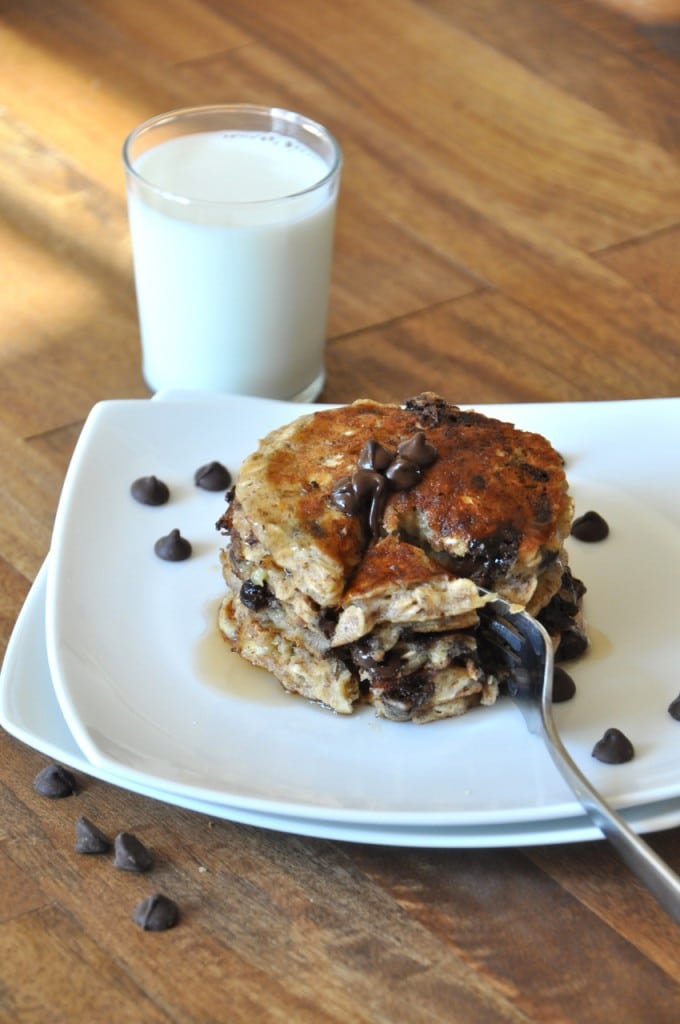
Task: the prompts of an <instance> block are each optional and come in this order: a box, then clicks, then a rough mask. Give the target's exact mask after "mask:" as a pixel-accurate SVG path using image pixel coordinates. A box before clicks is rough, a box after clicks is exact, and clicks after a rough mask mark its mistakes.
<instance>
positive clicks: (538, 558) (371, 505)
mask: <svg viewBox="0 0 680 1024" xmlns="http://www.w3.org/2000/svg"><path fill="white" fill-rule="evenodd" d="M572 512H573V509H572V502H571V498H570V496H569V493H568V488H567V481H566V477H565V473H564V468H563V464H562V460H561V458H560V456H559V455H558V454H557V452H556V451H555V450H554V449H553V448H552V446H551V445H550V444H549V442H548V441H547V440H546V439H545V438H544V437H542V436H541V435H539V434H535V433H529V432H526V431H521V430H518V429H516V428H515V427H514V426H513V425H512V424H509V423H504V422H502V421H500V420H497V419H493V418H490V417H487V416H484V415H482V414H481V413H478V412H474V411H463V410H461V409H460V408H458V407H457V406H453V405H449V404H448V403H447V402H446V401H445V400H444V399H442V398H440V397H439V396H437V395H433V394H429V393H427V394H424V395H420V396H418V397H416V398H414V399H411V400H409V401H407V402H406V403H405V405H403V406H397V405H383V404H380V403H377V402H371V401H365V400H364V401H360V402H355V403H354V404H353V405H350V406H345V407H342V408H329V409H327V410H323V411H321V412H316V413H311V414H309V415H306V416H302V417H300V418H299V419H297V420H295V421H294V422H293V423H291V424H289V425H287V426H285V427H282V428H280V429H278V430H275V431H273V432H272V433H271V434H269V435H268V436H267V437H266V438H264V439H263V441H262V442H261V443H260V445H259V447H258V449H257V451H255V452H253V453H252V454H251V455H250V456H249V457H248V458H247V459H246V460H245V461H244V463H243V466H242V468H241V472H240V475H239V479H238V482H237V484H236V487H235V488H234V490H233V492H232V495H231V500H230V502H229V505H228V508H227V510H226V512H225V514H224V516H223V517H222V518H221V519H220V521H219V522H218V524H217V525H218V528H219V529H220V530H221V531H222V532H223V533H224V535H225V537H226V538H227V543H226V547H225V549H224V551H223V553H222V565H223V572H224V577H225V581H226V584H227V590H228V593H227V596H226V598H225V600H224V602H223V605H222V609H221V613H220V628H221V630H222V632H223V634H224V635H225V637H226V638H227V639H228V641H229V642H230V644H231V646H232V648H233V649H234V650H235V651H238V652H239V653H240V654H242V655H243V657H245V658H246V659H247V660H249V661H251V662H252V663H253V664H256V665H259V666H262V667H264V668H266V669H268V670H269V671H270V672H272V673H273V674H274V675H275V676H276V677H277V678H278V679H279V680H280V681H281V683H282V684H283V686H284V687H285V688H286V689H287V690H290V691H291V692H296V693H300V694H303V695H304V696H306V697H308V698H310V699H312V700H316V701H320V702H321V703H323V704H325V705H327V706H328V707H331V708H333V709H334V710H336V711H339V712H343V713H348V712H351V711H352V710H353V709H354V707H355V706H356V705H357V704H358V703H360V702H366V701H367V702H370V703H372V704H374V706H375V707H376V710H377V711H378V713H379V714H382V715H385V716H386V717H388V718H392V719H396V720H407V719H412V720H415V721H430V720H432V719H435V718H442V717H449V716H451V715H455V714H460V713H462V712H463V711H466V710H467V709H468V708H469V707H471V706H473V705H475V704H479V703H482V704H485V703H486V704H489V703H493V702H494V701H495V699H496V696H497V693H498V679H497V678H496V676H495V675H494V674H493V673H491V672H489V671H488V670H486V669H485V667H484V659H483V658H482V657H481V655H480V651H479V649H478V643H477V641H478V636H477V632H476V628H477V626H478V616H477V611H478V609H479V608H480V607H482V605H483V604H484V603H485V602H486V601H487V600H488V599H489V593H488V592H495V593H498V594H500V595H502V596H503V597H505V598H506V599H507V600H510V601H512V602H515V603H517V604H521V605H522V606H525V607H527V608H528V609H529V610H530V611H531V612H532V613H533V614H540V612H541V611H542V609H545V608H552V609H553V615H552V624H553V629H552V635H553V636H554V639H555V644H556V646H557V645H559V643H560V639H561V636H562V633H563V632H564V631H567V630H569V631H570V633H571V635H572V637H573V635H574V633H579V632H580V633H582V626H581V623H580V621H579V618H578V617H579V614H580V597H579V598H578V599H577V600H576V602H575V606H574V610H573V614H570V615H567V614H566V613H564V607H563V606H562V605H561V606H560V615H562V619H561V622H560V625H559V628H558V627H557V626H556V625H555V623H556V622H557V619H558V618H559V616H558V615H557V614H556V613H555V602H556V601H557V600H558V597H559V595H560V593H561V592H564V588H565V586H567V585H568V582H569V580H570V576H569V571H568V568H567V562H566V555H565V553H564V547H563V544H564V540H565V538H566V537H567V536H568V535H569V529H570V526H571V520H572ZM572 589H573V588H572ZM570 593H571V591H570ZM563 605H564V602H563Z"/></svg>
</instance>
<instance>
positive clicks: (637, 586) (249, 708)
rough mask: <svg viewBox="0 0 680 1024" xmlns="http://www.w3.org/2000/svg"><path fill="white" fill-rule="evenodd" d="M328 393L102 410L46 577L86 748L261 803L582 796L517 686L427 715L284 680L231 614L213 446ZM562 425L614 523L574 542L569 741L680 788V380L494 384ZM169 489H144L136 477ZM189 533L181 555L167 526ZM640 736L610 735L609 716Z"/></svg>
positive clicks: (413, 812)
mask: <svg viewBox="0 0 680 1024" xmlns="http://www.w3.org/2000/svg"><path fill="white" fill-rule="evenodd" d="M308 410H309V407H301V406H291V405H290V404H286V403H278V402H271V401H266V400H258V399H248V398H223V399H211V400H206V399H205V398H203V397H196V398H192V397H191V396H187V397H185V398H184V399H179V398H177V399H168V400H167V401H153V402H146V401H122V402H104V403H101V404H100V405H98V406H96V407H95V408H94V409H93V411H92V413H91V415H90V417H89V418H88V421H87V423H86V425H85V427H84V429H83V432H82V435H81V438H80V441H79V444H78V446H77V449H76V452H75V453H74V457H73V460H72V464H71V467H70V469H69V472H68V474H67V478H66V481H65V484H64V489H63V494H62V498H61V501H60V505H59V509H58V513H57V517H56V521H55V528H54V536H53V545H52V552H51V557H50V571H49V576H48V584H47V602H46V623H47V624H46V636H47V652H48V657H49V665H50V670H51V673H52V677H53V681H54V686H55V691H56V693H57V697H58V700H59V703H60V707H61V710H62V712H63V714H64V717H65V719H66V722H67V724H68V726H69V728H70V730H71V732H72V733H73V735H74V737H75V739H76V740H77V742H78V744H79V746H80V747H81V749H82V750H83V752H84V753H85V755H86V757H87V758H88V760H89V761H90V762H92V763H93V764H94V765H98V766H100V767H105V768H107V770H111V771H113V772H115V773H117V774H118V776H119V777H121V778H125V779H128V780H130V781H131V782H132V783H135V784H137V785H143V786H148V787H151V788H159V789H165V790H168V791H172V792H173V793H175V794H176V795H179V796H180V797H182V798H186V799H191V800H196V801H205V802H215V803H220V804H227V805H229V806H231V807H234V808H241V809H248V810H249V811H251V812H253V813H257V814H264V815H279V816H297V817H304V818H306V819H317V820H319V821H324V822H345V823H351V824H353V825H355V826H365V825H368V824H370V825H372V826H376V827H384V826H389V827H408V828H433V827H436V828H438V827H442V826H445V827H451V826H454V827H460V826H466V827H469V826H475V827H479V826H489V825H492V826H495V825H499V824H502V823H509V822H524V823H526V822H532V821H541V820H543V821H545V820H547V819H556V818H560V817H568V816H572V815H580V814H581V810H580V807H579V805H578V804H577V803H576V801H575V800H574V799H573V797H572V796H571V794H570V792H569V791H568V790H567V788H566V786H565V784H564V783H563V781H562V779H561V777H560V776H559V774H558V773H557V771H556V769H555V768H554V767H553V765H552V762H551V761H550V758H549V757H548V755H547V753H546V752H545V750H544V749H543V747H542V745H541V743H540V742H539V741H538V740H537V739H536V738H535V737H533V736H532V735H530V734H529V733H528V732H527V730H526V727H525V725H524V721H523V719H522V717H521V715H520V713H519V712H518V711H517V709H516V708H514V707H513V705H512V704H511V702H509V701H506V700H500V701H499V702H498V703H497V704H496V705H495V706H494V707H493V708H484V709H479V710H476V711H474V712H471V713H469V714H468V715H465V716H464V717H463V718H460V719H453V720H448V721H444V722H439V723H433V724H431V725H428V726H424V727H416V726H413V725H408V724H406V725H404V724H396V723H392V722H387V721H384V720H382V719H378V718H376V717H375V716H374V713H373V712H372V710H371V709H369V708H363V709H361V710H360V711H359V712H358V713H357V714H356V715H353V716H350V717H342V716H337V715H333V714H331V713H329V712H327V711H325V710H323V709H321V708H318V707H315V706H312V705H310V704H308V703H306V702H304V701H303V700H301V699H300V698H295V697H290V696H288V695H286V694H285V693H283V691H282V690H281V688H280V687H279V685H278V683H276V681H275V680H273V679H272V678H271V677H270V676H268V675H267V674H266V673H264V672H262V671H260V670H256V669H254V668H252V667H251V666H250V665H248V664H246V663H245V662H243V661H242V660H241V659H240V658H238V657H237V656H235V655H233V654H231V652H230V651H229V650H228V649H227V648H226V646H225V644H224V643H223V642H222V640H221V638H220V637H219V635H218V633H217V630H216V626H215V619H216V613H217V607H218V604H219V601H220V598H221V596H222V593H223V584H222V580H221V574H220V569H219V560H218V551H219V547H220V535H219V534H218V533H217V532H216V530H215V527H214V523H215V521H216V520H217V518H218V517H219V515H220V514H221V513H222V511H223V509H224V507H225V503H224V498H223V495H222V494H217V495H215V494H210V493H206V492H204V491H201V490H200V489H198V488H196V487H195V486H194V484H193V473H194V470H195V469H196V468H197V467H198V466H199V465H201V464H203V463H206V462H209V461H210V460H212V459H218V460H219V461H221V462H223V463H225V464H226V465H227V466H228V467H229V468H230V469H231V471H232V472H233V473H234V474H235V473H236V472H237V471H238V467H239V465H240V462H241V461H242V459H243V457H244V456H245V455H246V454H247V453H248V452H249V451H250V450H251V449H252V448H254V447H255V445H256V443H257V440H258V438H260V437H261V436H262V435H263V434H265V433H266V432H267V431H269V430H270V429H272V428H273V427H275V426H278V425H279V424H281V423H284V422H286V421H288V420H289V419H291V418H292V417H293V416H296V415H299V414H300V413H302V412H305V411H308ZM482 411H486V412H490V413H492V414H494V415H499V416H501V417H502V418H505V419H508V420H511V421H512V422H514V423H516V424H517V425H518V426H519V427H523V428H525V429H530V430H537V431H540V432H541V433H544V434H545V435H546V436H547V437H549V438H550V440H551V441H552V442H553V444H554V445H555V446H556V447H557V448H558V449H559V450H560V451H561V453H562V454H563V455H564V457H565V459H566V461H567V467H568V473H569V478H570V482H571V485H572V491H573V493H574V497H575V500H576V508H577V512H583V511H586V510H587V509H588V508H595V509H596V510H597V511H599V512H601V513H602V515H604V517H605V518H606V519H607V520H608V522H609V523H610V526H611V535H610V537H609V539H608V540H607V541H606V542H604V543H602V544H599V545H585V544H579V543H578V542H576V541H571V542H570V557H571V561H572V566H573V569H574V571H575V573H576V575H578V576H580V577H581V578H582V579H583V580H584V581H585V583H586V584H587V586H588V594H587V598H586V612H587V616H588V620H589V622H590V624H591V629H592V634H593V647H592V651H591V652H590V653H589V655H588V656H586V657H585V658H584V659H582V660H581V661H580V662H578V663H575V664H574V666H573V667H572V669H571V671H572V674H573V675H574V678H575V680H576V683H577V687H578V693H577V696H576V698H575V699H574V700H573V701H571V702H570V703H568V704H564V705H559V706H558V707H557V708H556V717H557V724H558V727H559V729H560V732H561V734H562V736H563V739H564V741H565V745H566V746H567V748H568V749H569V752H570V753H571V755H572V756H573V757H574V759H575V761H576V762H577V764H578V765H579V767H580V768H581V770H582V771H584V773H585V774H586V775H588V777H589V778H590V779H591V780H592V781H593V783H594V784H595V785H596V786H597V787H598V788H599V789H600V790H601V791H602V792H603V793H604V795H605V796H606V797H607V798H608V799H609V800H610V801H611V802H612V803H613V804H614V805H616V806H618V807H632V806H637V805H640V804H645V803H650V802H651V801H658V800H666V799H671V798H675V797H677V796H679V795H680V744H679V743H678V736H679V735H680V734H679V732H678V730H679V729H680V725H679V724H678V723H677V722H676V721H675V720H674V719H672V718H671V716H670V715H669V714H668V712H667V708H668V705H669V704H670V702H671V700H673V699H674V698H675V697H676V696H677V694H678V679H677V665H678V663H679V662H680V636H679V634H678V630H677V625H676V615H677V569H678V566H679V565H680V511H679V510H680V501H679V498H680V491H679V488H680V483H679V481H680V472H679V470H680V459H679V454H678V445H677V438H678V436H680V400H676V399H666V400H658V401H646V402H617V403H587V404H579V405H574V404H564V405H553V404H551V405H518V406H503V407H500V406H496V407H493V408H486V409H483V410H482ZM151 473H154V474H155V475H156V476H158V477H160V478H161V479H163V480H165V482H166V483H167V484H168V486H169V487H170V489H171V493H172V496H171V500H170V502H169V503H168V504H167V505H164V506H161V507H159V508H149V507H146V506H142V505H139V504H138V503H136V502H135V501H134V500H133V499H132V498H131V496H130V493H129V487H130V484H131V482H132V481H133V480H134V479H135V478H136V477H138V476H143V475H148V474H151ZM175 527H177V528H179V529H180V530H181V532H182V534H183V535H184V536H186V537H187V538H188V539H189V540H191V542H192V544H193V547H194V553H193V556H192V558H191V559H189V560H188V561H186V562H179V563H166V562H163V561H161V560H160V559H158V558H157V557H156V555H155V554H154V550H153V546H154V543H155V541H156V540H157V539H158V538H159V537H160V536H161V535H164V534H166V533H168V532H169V531H170V530H171V529H172V528H175ZM613 725H615V726H617V727H618V728H620V729H622V730H623V731H624V732H625V733H626V734H627V735H628V736H629V737H630V739H631V740H632V741H633V743H634V745H635V748H636V757H635V759H634V760H633V761H631V762H629V763H628V764H625V765H617V766H610V765H602V764H600V763H599V762H597V761H595V760H594V759H593V758H592V757H591V754H590V751H591V749H592V746H593V744H594V743H595V742H596V740H598V739H599V738H600V736H601V735H602V733H603V732H604V731H605V729H607V728H608V727H610V726H613Z"/></svg>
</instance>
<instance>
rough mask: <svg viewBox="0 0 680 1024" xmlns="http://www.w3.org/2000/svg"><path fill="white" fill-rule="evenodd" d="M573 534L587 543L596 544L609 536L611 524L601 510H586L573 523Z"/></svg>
mask: <svg viewBox="0 0 680 1024" xmlns="http://www.w3.org/2000/svg"><path fill="white" fill-rule="evenodd" d="M571 535H572V537H576V539H577V540H582V541H585V543H586V544H596V543H597V542H598V541H600V540H604V539H605V537H608V536H609V524H608V523H607V521H606V520H605V519H603V518H602V516H601V515H600V514H599V512H593V511H592V509H591V510H590V511H589V512H584V513H583V515H582V516H577V517H576V519H574V522H573V523H572V524H571Z"/></svg>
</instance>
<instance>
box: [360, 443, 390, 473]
mask: <svg viewBox="0 0 680 1024" xmlns="http://www.w3.org/2000/svg"><path fill="white" fill-rule="evenodd" d="M393 458H394V452H393V451H390V449H389V448H386V447H385V446H384V445H382V444H380V442H379V441H367V442H366V444H365V445H364V447H363V448H362V449H361V454H360V455H359V469H375V470H376V471H377V472H378V473H382V472H384V470H386V469H387V467H388V466H389V464H390V462H391V461H392V459H393Z"/></svg>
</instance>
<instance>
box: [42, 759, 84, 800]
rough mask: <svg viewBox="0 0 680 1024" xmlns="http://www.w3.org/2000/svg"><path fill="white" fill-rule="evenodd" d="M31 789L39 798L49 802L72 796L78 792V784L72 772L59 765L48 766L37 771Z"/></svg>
mask: <svg viewBox="0 0 680 1024" xmlns="http://www.w3.org/2000/svg"><path fill="white" fill-rule="evenodd" d="M33 789H34V790H35V791H36V793H39V794H40V796H46V797H49V799H50V800H60V799H61V798H62V797H65V796H73V794H74V793H77V792H78V783H77V782H76V777H75V775H74V774H73V772H70V771H69V770H68V768H63V767H62V765H60V764H48V765H47V767H46V768H43V769H42V771H39V772H38V774H37V775H36V777H35V778H34V780H33Z"/></svg>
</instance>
